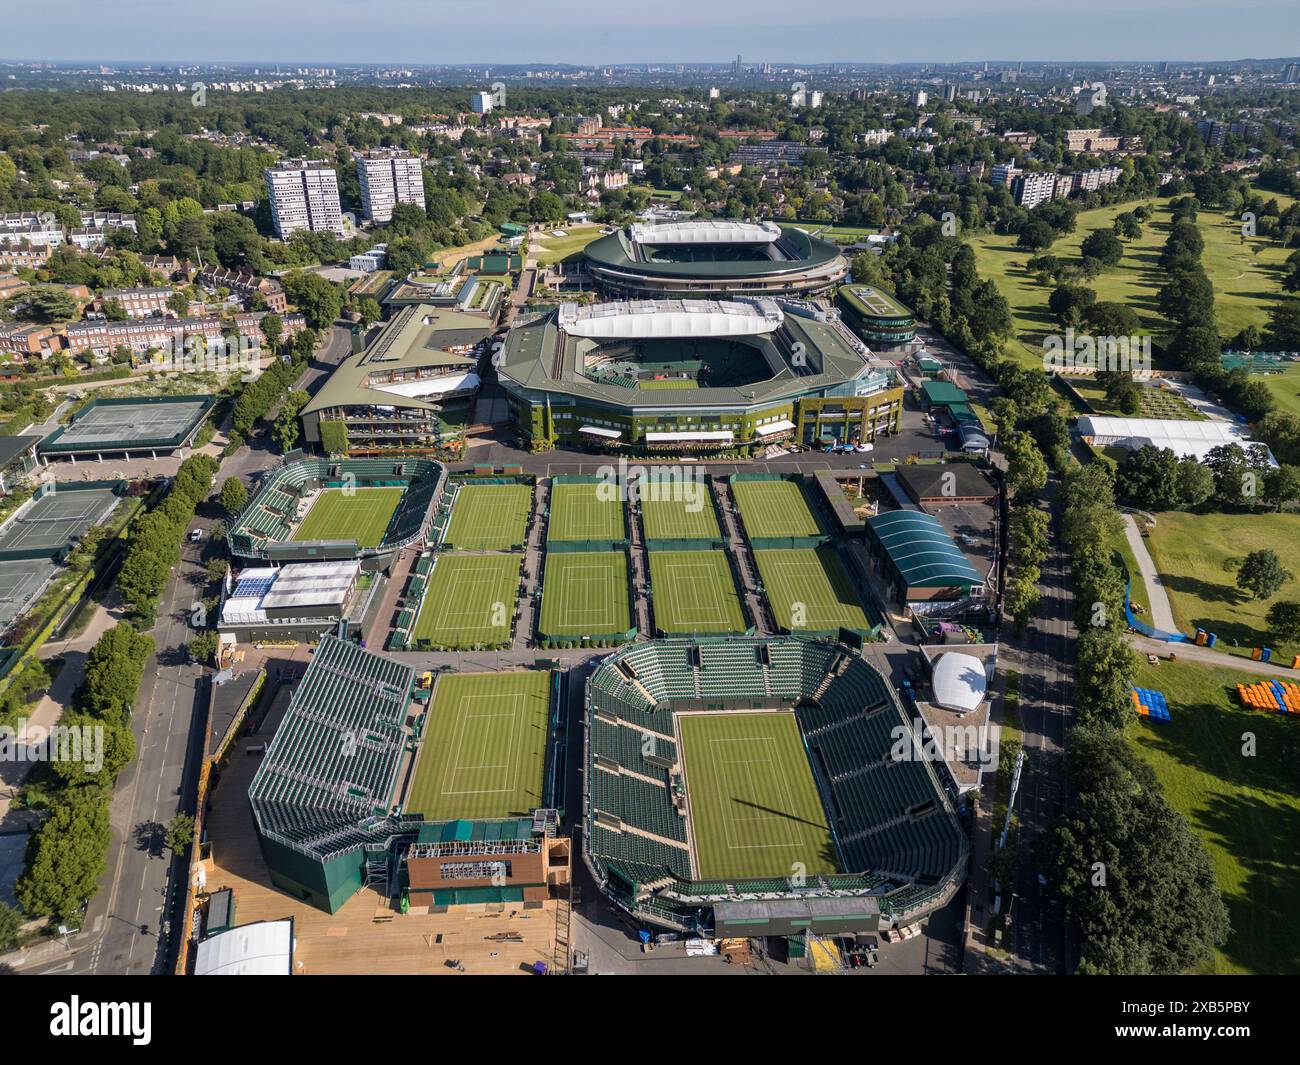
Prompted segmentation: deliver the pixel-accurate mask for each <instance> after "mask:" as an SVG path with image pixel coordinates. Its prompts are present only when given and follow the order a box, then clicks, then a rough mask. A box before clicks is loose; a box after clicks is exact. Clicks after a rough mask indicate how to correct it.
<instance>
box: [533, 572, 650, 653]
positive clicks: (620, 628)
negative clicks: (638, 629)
mask: <svg viewBox="0 0 1300 1065" xmlns="http://www.w3.org/2000/svg"><path fill="white" fill-rule="evenodd" d="M631 628H632V613H631V605H630V604H629V603H628V562H627V553H626V552H623V551H558V552H551V553H549V554H547V556H546V575H545V577H544V579H543V581H542V616H541V619H540V622H539V624H538V629H539V633H540V635H541V636H542V638H543V639H550V638H559V639H571V638H577V637H582V636H606V637H610V636H613V635H614V634H616V633H624V632H627V631H629V630H630V629H631Z"/></svg>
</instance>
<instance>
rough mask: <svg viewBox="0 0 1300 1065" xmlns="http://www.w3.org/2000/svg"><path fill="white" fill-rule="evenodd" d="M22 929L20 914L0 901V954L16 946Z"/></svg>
mask: <svg viewBox="0 0 1300 1065" xmlns="http://www.w3.org/2000/svg"><path fill="white" fill-rule="evenodd" d="M22 927H23V918H22V914H20V913H19V912H18V911H17V910H15V909H14V908H13V907H12V906H10V905H9V903H7V902H5V901H4V900H3V899H0V954H3V953H4V952H5V951H7V950H9V949H10V948H11V947H13V946H14V945H15V944H17V942H18V933H19V932H20V931H21V930H22Z"/></svg>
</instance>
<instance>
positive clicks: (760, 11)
mask: <svg viewBox="0 0 1300 1065" xmlns="http://www.w3.org/2000/svg"><path fill="white" fill-rule="evenodd" d="M823 7H824V9H825V10H823V11H822V12H820V13H819V23H820V25H822V26H829V25H834V27H835V32H834V33H828V32H815V31H814V30H813V27H812V26H811V25H810V23H809V22H808V21H807V20H802V19H801V20H797V21H791V20H790V17H789V11H788V8H787V7H786V6H785V5H782V4H778V3H776V2H774V0H754V2H749V3H746V2H744V0H716V2H715V3H712V4H710V5H709V6H708V9H707V11H705V12H703V13H702V12H701V11H700V10H699V6H698V5H697V4H693V3H691V2H689V0H662V2H661V3H660V4H659V5H657V6H656V9H655V16H654V17H653V18H651V17H649V16H646V15H645V14H643V12H642V11H641V10H640V9H623V8H610V9H605V10H600V11H592V10H590V9H589V8H588V7H587V6H586V5H584V4H582V3H580V2H579V0H556V2H555V3H554V4H553V5H552V7H551V8H550V9H549V12H550V14H551V15H552V16H553V17H551V18H548V20H547V22H546V23H545V24H541V25H538V24H535V22H534V21H532V20H531V18H530V17H529V16H531V14H532V12H531V9H530V8H528V7H527V6H525V5H523V4H521V3H519V2H518V0H503V2H502V3H500V4H498V5H496V6H495V7H494V8H492V9H490V10H488V9H483V8H479V7H477V6H475V5H471V4H469V3H467V2H466V0H449V2H448V3H446V4H443V5H437V6H428V5H422V4H419V3H417V2H416V0H378V2H376V3H372V4H370V5H368V6H367V8H366V10H365V18H364V20H363V21H362V22H360V23H359V24H358V23H357V22H356V21H355V19H352V16H353V14H354V9H353V8H352V7H351V6H350V5H348V6H345V5H344V4H343V3H341V2H340V0H282V2H280V3H275V4H273V5H267V4H265V3H255V2H253V0H231V2H230V3H228V4H226V5H224V6H223V7H222V9H221V10H220V11H217V10H205V9H201V10H198V11H195V12H189V13H187V14H186V16H185V17H184V18H183V19H179V20H178V19H177V18H176V14H175V8H174V6H173V5H170V4H164V3H162V0H128V4H127V6H126V14H127V17H125V18H123V19H121V20H120V21H119V22H117V23H109V24H103V25H100V26H98V27H97V32H96V34H95V35H94V37H93V38H89V37H88V36H87V35H86V34H85V33H84V27H85V25H86V23H87V21H88V20H90V19H92V18H93V17H94V14H95V12H96V10H97V8H96V7H95V6H94V5H91V4H89V3H87V2H86V0H68V2H67V3H65V4H62V5H59V7H58V8H57V9H55V10H53V11H50V10H39V11H38V10H36V9H24V10H18V11H15V12H13V13H12V14H11V16H10V17H9V20H8V24H7V27H6V30H7V33H6V37H7V41H6V45H5V46H0V47H3V48H4V52H5V55H4V56H0V60H2V61H4V62H8V63H31V62H37V63H41V62H47V63H55V64H62V63H73V64H76V63H96V64H98V63H102V64H146V63H157V64H160V65H164V64H181V65H183V64H195V65H198V64H231V65H264V64H270V63H275V62H280V63H282V64H290V65H303V64H320V65H341V64H351V65H381V66H382V65H399V66H407V65H409V66H433V65H456V66H461V65H471V66H491V65H498V66H518V65H528V64H537V65H545V64H553V65H573V66H579V67H591V66H610V65H618V66H627V65H642V64H651V65H657V64H668V65H672V64H677V63H682V64H688V63H689V64H699V63H706V64H708V63H711V64H724V63H726V62H728V61H729V59H730V58H731V57H734V56H735V55H736V54H741V55H742V56H750V57H752V59H750V60H748V61H749V62H754V63H762V62H770V63H778V64H788V65H825V64H850V65H852V64H864V65H867V64H892V65H906V64H916V63H935V64H965V63H981V62H985V61H988V62H998V63H1016V62H1035V63H1084V64H1094V63H1140V62H1152V63H1159V62H1175V63H1231V62H1242V61H1250V60H1252V59H1253V60H1256V61H1273V60H1274V58H1275V57H1274V56H1260V55H1258V53H1259V52H1260V51H1261V47H1260V46H1261V45H1264V44H1267V45H1269V46H1270V47H1269V51H1270V52H1274V53H1275V54H1276V58H1283V59H1285V58H1290V57H1291V56H1297V55H1300V22H1298V21H1297V20H1295V18H1294V8H1293V7H1292V6H1291V5H1288V4H1284V3H1278V2H1274V0H1240V2H1239V3H1237V4H1235V5H1233V7H1232V8H1231V9H1225V8H1223V7H1222V5H1214V4H1209V3H1206V2H1204V0H1143V2H1142V5H1141V6H1140V7H1133V6H1131V5H1125V4H1123V3H1120V2H1119V0H1110V2H1109V3H1103V4H1101V5H1097V6H1091V7H1088V8H1086V9H1080V8H1078V7H1077V5H1075V4H1072V3H1070V2H1069V0H1039V2H1038V3H1033V2H1031V0H991V2H990V3H989V4H987V5H985V6H983V7H982V8H981V9H980V10H979V11H978V12H975V11H972V10H971V8H970V6H969V5H968V4H966V3H963V0H935V2H934V3H933V4H932V5H931V6H930V8H928V9H927V15H926V17H924V18H921V17H917V16H916V15H915V14H914V8H913V7H912V5H910V4H909V3H907V2H906V0H877V2H875V3H872V4H870V5H867V6H866V9H864V5H862V4H858V3H853V2H852V0H826V3H825V4H824V5H823ZM514 14H518V15H519V16H520V19H519V20H518V21H517V22H512V21H511V19H510V16H511V15H514ZM336 16H337V17H336ZM350 19H351V21H350ZM1266 22H1267V23H1268V24H1269V27H1270V28H1269V32H1268V33H1267V34H1262V33H1261V32H1260V31H1259V29H1258V27H1259V26H1260V25H1262V24H1265V23H1266ZM142 23H147V24H148V25H149V27H150V30H151V31H152V32H151V33H150V34H148V38H149V40H150V42H151V43H150V46H149V50H155V49H156V55H155V56H153V57H150V56H148V55H141V54H140V53H141V52H142V51H143V50H144V49H142V47H141V40H142V37H143V36H144V35H142V33H141V24H142ZM1288 25H1290V26H1292V27H1293V28H1292V29H1291V30H1290V31H1287V29H1286V27H1287V26H1288ZM250 30H252V31H254V32H251V33H250ZM1287 38H1289V40H1288V39H1287ZM284 39H289V40H292V41H293V44H292V46H291V47H292V52H293V54H292V55H291V56H289V57H287V58H286V56H285V55H284V54H281V53H280V50H281V47H282V46H281V45H280V44H279V43H278V42H279V41H281V40H284ZM1156 41H1158V42H1159V46H1158V47H1159V51H1158V52H1156V51H1154V50H1153V47H1154V45H1153V42H1156ZM1206 41H1215V42H1216V50H1217V51H1218V53H1219V54H1218V55H1217V56H1209V55H1206V54H1205V52H1204V49H1205V42H1206ZM52 42H58V45H59V46H58V47H52ZM24 52H26V53H27V54H26V55H25V56H24ZM467 52H468V53H469V58H466V53H467ZM720 52H722V53H723V54H719V53H720ZM37 53H44V54H37ZM452 53H455V54H452ZM493 53H496V54H493ZM846 53H847V54H846ZM993 56H998V58H997V59H994V58H992V57H993Z"/></svg>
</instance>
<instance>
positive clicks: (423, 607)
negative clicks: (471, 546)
mask: <svg viewBox="0 0 1300 1065" xmlns="http://www.w3.org/2000/svg"><path fill="white" fill-rule="evenodd" d="M522 563H523V555H439V556H438V560H437V562H436V563H434V567H433V573H432V574H430V576H429V587H428V589H427V590H426V591H425V593H424V600H423V601H422V602H421V604H420V614H419V617H417V618H416V619H415V632H414V633H413V636H414V637H415V639H416V640H430V641H432V643H433V644H434V645H435V646H437V647H447V648H451V649H453V650H468V649H470V648H474V647H492V646H495V645H497V644H501V643H505V642H507V641H508V640H509V639H510V622H511V620H512V618H513V617H514V613H515V600H516V599H517V598H518V597H519V567H520V565H521V564H522Z"/></svg>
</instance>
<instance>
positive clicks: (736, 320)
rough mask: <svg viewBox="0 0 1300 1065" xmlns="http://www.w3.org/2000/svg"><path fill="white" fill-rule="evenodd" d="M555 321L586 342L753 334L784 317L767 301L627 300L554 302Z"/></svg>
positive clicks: (771, 327) (765, 330) (773, 326)
mask: <svg viewBox="0 0 1300 1065" xmlns="http://www.w3.org/2000/svg"><path fill="white" fill-rule="evenodd" d="M557 321H558V324H559V326H560V328H561V329H563V330H564V332H565V333H567V334H568V335H569V336H574V337H587V338H590V339H592V340H634V339H639V338H654V337H659V338H664V339H669V340H679V339H689V338H691V337H735V336H759V335H761V334H764V333H771V332H772V331H773V330H775V329H777V328H778V327H779V326H780V325H781V323H782V322H783V321H785V315H784V314H782V313H781V309H780V308H779V307H778V306H777V305H776V304H775V303H774V302H772V301H771V300H756V301H754V302H753V303H739V302H736V301H733V300H632V301H629V302H625V303H597V304H592V305H591V306H589V307H581V306H579V305H578V304H576V303H562V304H560V312H559V316H558V319H557Z"/></svg>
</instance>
